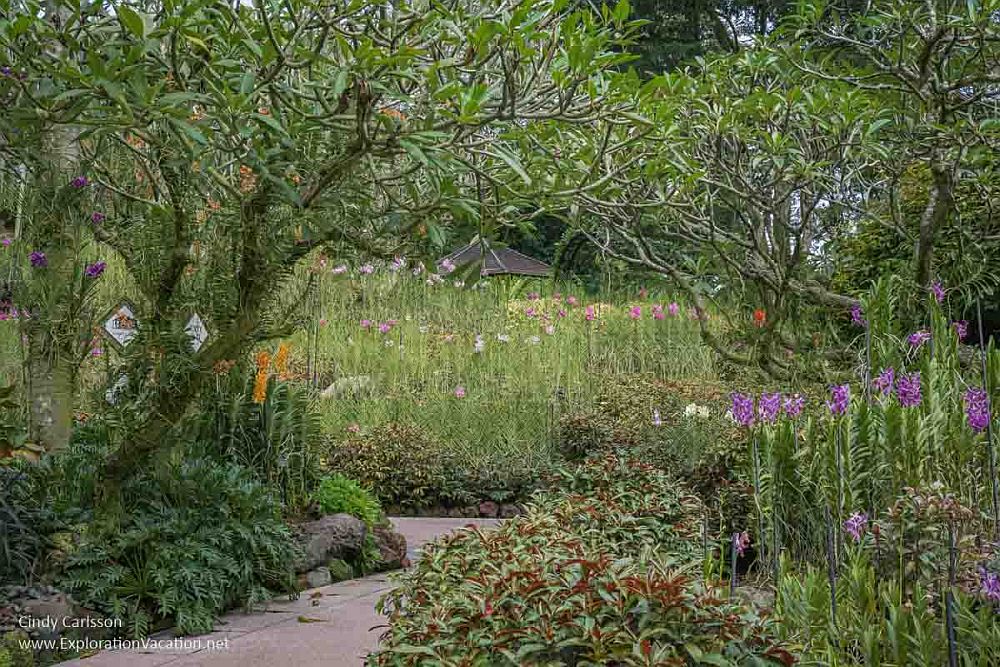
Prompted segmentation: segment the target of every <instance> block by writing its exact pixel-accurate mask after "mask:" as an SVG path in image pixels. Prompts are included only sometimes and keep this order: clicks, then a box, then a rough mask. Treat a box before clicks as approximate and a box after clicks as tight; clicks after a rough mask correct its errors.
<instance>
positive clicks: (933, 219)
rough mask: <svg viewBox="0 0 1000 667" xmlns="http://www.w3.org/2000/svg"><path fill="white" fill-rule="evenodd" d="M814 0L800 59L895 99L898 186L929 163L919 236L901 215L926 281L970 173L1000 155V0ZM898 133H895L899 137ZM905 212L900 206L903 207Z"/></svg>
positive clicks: (890, 133)
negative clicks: (858, 0)
mask: <svg viewBox="0 0 1000 667" xmlns="http://www.w3.org/2000/svg"><path fill="white" fill-rule="evenodd" d="M854 9H855V6H854V5H853V3H850V4H847V5H844V4H838V3H836V2H825V1H821V2H809V3H806V4H804V5H803V9H802V13H801V15H799V16H798V17H797V18H796V21H795V23H794V25H793V26H792V27H793V28H794V32H793V33H792V34H793V35H794V37H795V39H796V40H797V41H798V42H799V43H800V44H797V45H796V47H795V48H794V50H793V54H794V59H795V61H796V62H797V64H798V66H799V67H800V68H801V69H802V70H803V71H804V72H806V73H807V74H808V75H809V76H812V77H815V78H816V79H817V80H820V81H836V82H841V83H845V84H847V85H850V86H852V87H853V88H855V89H857V90H859V91H862V92H864V93H865V94H867V95H869V96H870V97H871V98H872V103H873V104H877V105H879V106H880V107H882V108H883V109H885V110H886V111H887V113H888V115H887V116H886V117H885V119H884V120H883V121H882V122H885V123H891V126H890V127H888V128H886V130H885V134H886V137H887V139H888V140H889V141H891V143H892V144H893V150H892V153H891V155H892V160H891V162H887V163H886V164H884V168H885V169H886V171H887V173H888V177H887V179H886V181H887V182H888V184H889V187H890V188H894V187H895V186H896V184H898V183H899V180H900V178H901V177H902V176H903V175H904V173H905V172H906V170H908V169H910V168H911V166H912V165H913V164H915V163H919V164H926V165H927V168H928V170H929V176H930V177H929V180H928V186H927V196H926V198H925V203H924V207H923V210H922V212H921V214H920V218H919V224H918V225H917V226H916V234H915V238H912V237H911V234H910V232H909V226H908V225H907V224H906V223H905V221H904V220H902V219H900V218H899V217H898V215H897V216H896V217H895V219H894V220H893V222H894V226H895V229H896V230H897V232H898V233H899V234H900V235H901V236H903V238H906V239H908V240H912V243H913V247H914V260H913V263H914V275H915V278H916V281H917V283H918V284H919V285H922V286H924V287H928V286H929V285H930V284H931V282H932V281H933V280H934V278H935V275H934V248H935V244H936V243H937V241H938V238H939V236H940V233H941V230H942V229H944V228H945V227H946V226H947V225H949V224H951V223H952V222H954V218H955V213H956V206H957V204H956V197H955V195H956V192H957V191H958V188H959V184H960V182H961V181H962V180H965V179H972V180H975V179H976V177H977V172H978V169H977V165H978V164H982V163H984V162H987V163H989V162H993V161H995V156H996V150H997V146H998V143H997V139H998V127H1000V123H998V122H997V116H998V113H997V112H998V97H997V92H996V86H997V84H998V83H1000V25H998V24H997V22H996V16H997V12H998V11H1000V3H998V2H996V0H970V1H966V0H961V1H959V0H926V1H925V2H911V1H907V0H878V1H876V2H871V3H868V4H867V5H866V6H865V9H864V11H853V10H854ZM890 137H891V138H890ZM893 210H894V211H895V212H897V213H898V211H899V208H898V207H893Z"/></svg>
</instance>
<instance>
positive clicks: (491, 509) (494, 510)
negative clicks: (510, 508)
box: [479, 500, 500, 519]
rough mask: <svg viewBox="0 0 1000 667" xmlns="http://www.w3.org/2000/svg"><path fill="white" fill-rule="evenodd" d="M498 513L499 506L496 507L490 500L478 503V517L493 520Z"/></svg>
mask: <svg viewBox="0 0 1000 667" xmlns="http://www.w3.org/2000/svg"><path fill="white" fill-rule="evenodd" d="M499 513H500V506H499V505H497V504H496V503H495V502H493V501H492V500H487V501H485V502H481V503H479V516H484V517H487V518H489V519H495V518H496V516H497V514H499Z"/></svg>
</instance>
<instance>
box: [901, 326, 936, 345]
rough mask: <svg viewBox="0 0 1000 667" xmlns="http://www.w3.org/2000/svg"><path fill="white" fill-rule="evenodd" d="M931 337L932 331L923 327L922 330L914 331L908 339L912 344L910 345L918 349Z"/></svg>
mask: <svg viewBox="0 0 1000 667" xmlns="http://www.w3.org/2000/svg"><path fill="white" fill-rule="evenodd" d="M930 339H931V332H930V331H924V330H923V329H921V330H920V331H914V332H913V333H911V334H910V335H909V336H907V338H906V341H907V342H908V343H909V344H910V347H912V348H913V349H917V348H919V347H920V346H921V345H923V344H924V343H926V342H927V341H929V340H930Z"/></svg>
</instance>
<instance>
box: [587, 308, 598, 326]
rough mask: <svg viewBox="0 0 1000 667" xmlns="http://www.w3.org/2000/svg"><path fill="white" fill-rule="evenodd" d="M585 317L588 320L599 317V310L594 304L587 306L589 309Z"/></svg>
mask: <svg viewBox="0 0 1000 667" xmlns="http://www.w3.org/2000/svg"><path fill="white" fill-rule="evenodd" d="M584 317H585V318H587V321H588V322H593V321H594V320H596V319H597V312H596V311H595V310H594V307H593V306H587V310H586V311H585V312H584Z"/></svg>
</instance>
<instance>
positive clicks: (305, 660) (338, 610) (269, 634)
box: [62, 517, 496, 667]
mask: <svg viewBox="0 0 1000 667" xmlns="http://www.w3.org/2000/svg"><path fill="white" fill-rule="evenodd" d="M392 523H393V524H394V525H395V526H396V530H398V531H399V532H400V533H402V534H403V535H405V536H406V543H407V550H408V551H409V556H410V560H416V558H417V557H418V556H419V549H420V547H421V546H423V545H424V544H425V543H427V542H429V541H431V540H433V539H435V538H436V537H439V536H441V535H444V534H446V533H450V532H452V531H454V530H459V529H461V528H462V527H464V526H467V525H469V524H470V523H471V524H476V525H492V524H494V523H496V520H495V519H446V518H408V517H407V518H394V519H392ZM391 588H392V583H391V582H390V581H389V578H388V576H387V575H386V574H377V575H372V576H369V577H363V578H361V579H352V580H350V581H342V582H340V583H337V584H332V585H330V586H324V587H322V588H316V589H313V590H309V591H304V592H303V593H302V594H301V595H300V596H299V598H298V599H297V600H285V599H279V600H275V601H273V602H272V603H271V604H270V605H268V608H267V610H266V611H261V612H253V613H250V614H246V613H242V612H237V613H232V614H227V615H226V616H224V617H223V618H221V619H220V620H219V622H218V623H217V625H216V630H215V632H213V633H211V634H208V635H203V636H201V637H192V638H189V640H188V641H189V642H190V643H191V645H189V646H173V647H160V648H147V649H135V650H119V651H106V652H102V653H98V654H96V655H94V656H91V657H89V658H82V659H79V660H73V661H70V662H65V663H62V666H63V667H161V666H168V667H203V666H204V667H258V666H259V667H283V666H284V665H289V666H291V667H313V666H314V665H315V666H316V667H319V666H320V665H322V667H358V666H359V665H362V664H363V659H364V656H365V655H367V654H368V652H369V651H371V650H373V649H374V648H375V647H376V645H377V644H378V636H379V635H380V634H381V633H382V630H383V629H384V628H383V627H380V626H383V624H384V622H385V618H384V617H382V616H380V615H379V614H378V613H376V611H375V603H376V601H378V599H379V597H381V596H382V595H383V594H384V593H385V592H387V591H388V590H390V589H391ZM155 638H156V639H169V638H170V635H169V634H165V635H162V636H161V635H157V636H156V637H155ZM210 642H212V643H210ZM210 647H214V648H210Z"/></svg>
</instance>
